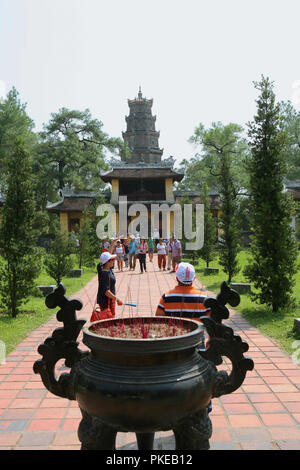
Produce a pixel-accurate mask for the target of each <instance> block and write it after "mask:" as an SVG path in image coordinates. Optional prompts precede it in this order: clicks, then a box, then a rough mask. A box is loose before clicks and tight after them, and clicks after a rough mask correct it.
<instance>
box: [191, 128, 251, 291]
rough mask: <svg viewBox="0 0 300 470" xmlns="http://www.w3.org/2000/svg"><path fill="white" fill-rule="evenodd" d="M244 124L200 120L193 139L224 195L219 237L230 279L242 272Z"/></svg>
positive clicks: (225, 269) (223, 263)
mask: <svg viewBox="0 0 300 470" xmlns="http://www.w3.org/2000/svg"><path fill="white" fill-rule="evenodd" d="M242 130H243V129H242V127H241V126H239V125H237V124H234V123H230V124H228V125H223V124H222V123H220V122H217V123H213V124H212V126H211V128H210V129H205V127H204V126H203V124H200V125H199V126H198V127H197V128H196V129H195V133H194V135H193V136H192V137H191V138H190V142H193V143H195V144H198V145H199V144H200V145H201V148H202V152H203V158H205V159H206V167H207V168H208V170H209V173H210V175H211V176H212V177H213V178H214V179H213V181H214V186H215V187H217V188H218V190H219V193H220V197H221V204H222V206H221V218H220V228H221V230H222V234H221V237H220V239H219V245H220V264H221V266H223V269H224V271H225V273H227V274H228V282H231V280H232V278H233V276H234V275H235V274H237V273H238V272H239V268H238V263H237V253H238V241H239V236H240V233H239V230H238V222H237V208H238V204H237V197H238V192H239V189H240V187H241V180H239V179H238V177H237V173H238V166H240V168H241V167H242V164H243V162H244V159H245V155H246V152H247V145H246V142H245V139H243V138H242V137H241V133H242Z"/></svg>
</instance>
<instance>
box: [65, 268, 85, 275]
mask: <svg viewBox="0 0 300 470" xmlns="http://www.w3.org/2000/svg"><path fill="white" fill-rule="evenodd" d="M81 276H82V269H72V271H71V272H70V273H69V274H68V277H81Z"/></svg>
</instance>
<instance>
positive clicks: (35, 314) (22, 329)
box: [0, 267, 97, 355]
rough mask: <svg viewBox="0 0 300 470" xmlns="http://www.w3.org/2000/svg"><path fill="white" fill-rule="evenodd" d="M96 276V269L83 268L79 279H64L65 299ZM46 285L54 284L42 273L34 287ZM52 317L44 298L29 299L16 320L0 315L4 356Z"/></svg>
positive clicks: (52, 311)
mask: <svg viewBox="0 0 300 470" xmlns="http://www.w3.org/2000/svg"><path fill="white" fill-rule="evenodd" d="M96 274H97V271H96V268H86V267H84V268H82V276H81V277H80V278H67V277H66V278H64V279H63V284H64V286H65V288H66V295H67V297H71V296H72V294H74V293H75V292H77V291H78V290H80V289H81V288H82V287H84V286H85V285H86V284H87V282H89V281H90V280H91V279H92V278H93V277H94V276H96ZM48 284H55V281H54V280H53V279H52V278H51V277H50V276H48V275H47V274H46V273H45V272H42V273H41V275H40V276H39V277H38V279H37V280H36V282H35V285H37V286H38V285H48ZM53 315H56V311H55V310H50V309H48V308H47V307H46V305H45V297H30V298H29V301H28V302H27V303H25V304H24V305H23V306H22V312H21V313H19V315H18V316H17V317H16V318H12V317H11V316H9V315H8V314H5V313H0V340H1V341H4V343H5V346H6V355H8V354H9V353H10V352H12V351H13V350H14V349H15V347H16V345H17V344H18V343H20V341H22V340H23V339H24V338H26V337H27V336H28V334H29V333H30V331H32V330H33V329H35V328H38V327H39V326H40V325H42V324H43V323H45V322H47V321H48V320H49V319H50V318H51V317H52V316H53Z"/></svg>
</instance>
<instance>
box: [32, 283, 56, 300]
mask: <svg viewBox="0 0 300 470" xmlns="http://www.w3.org/2000/svg"><path fill="white" fill-rule="evenodd" d="M56 287H57V286H56V285H49V286H37V289H40V291H41V292H42V293H43V295H44V296H45V297H46V296H47V295H49V294H52V292H53V291H54V290H55V289H56Z"/></svg>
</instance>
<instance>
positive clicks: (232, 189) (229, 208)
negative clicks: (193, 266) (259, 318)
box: [219, 151, 240, 283]
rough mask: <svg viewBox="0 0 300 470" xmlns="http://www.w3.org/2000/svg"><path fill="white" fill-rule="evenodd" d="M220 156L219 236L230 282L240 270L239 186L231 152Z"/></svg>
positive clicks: (221, 262)
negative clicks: (220, 204)
mask: <svg viewBox="0 0 300 470" xmlns="http://www.w3.org/2000/svg"><path fill="white" fill-rule="evenodd" d="M220 158H221V175H222V176H221V178H220V186H219V187H220V194H221V200H222V207H221V216H220V229H221V231H222V232H221V237H220V238H219V248H220V255H219V261H220V265H221V266H222V267H223V270H224V272H225V273H227V275H228V283H230V282H231V280H232V278H233V276H234V275H235V274H237V273H238V272H239V270H240V269H239V266H238V260H237V255H238V251H239V245H238V240H239V235H240V232H239V229H238V222H237V210H238V205H237V188H236V186H235V183H234V180H233V177H232V173H231V162H230V156H229V154H228V153H227V152H226V151H225V152H222V153H221V155H220Z"/></svg>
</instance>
